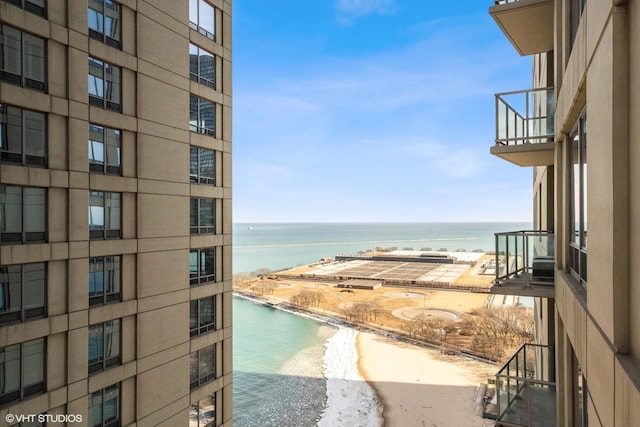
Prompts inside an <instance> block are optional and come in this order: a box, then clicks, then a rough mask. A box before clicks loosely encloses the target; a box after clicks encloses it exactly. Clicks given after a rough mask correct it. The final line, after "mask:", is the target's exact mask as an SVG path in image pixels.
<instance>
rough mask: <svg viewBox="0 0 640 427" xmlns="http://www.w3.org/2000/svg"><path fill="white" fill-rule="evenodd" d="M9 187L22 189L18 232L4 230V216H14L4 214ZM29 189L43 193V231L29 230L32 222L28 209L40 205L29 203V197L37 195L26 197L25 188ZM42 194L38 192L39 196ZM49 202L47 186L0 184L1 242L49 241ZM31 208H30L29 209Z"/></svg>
mask: <svg viewBox="0 0 640 427" xmlns="http://www.w3.org/2000/svg"><path fill="white" fill-rule="evenodd" d="M7 188H19V189H20V231H18V232H16V231H12V232H6V231H2V230H3V229H4V227H5V225H4V218H5V217H11V216H13V215H12V214H9V215H7V214H3V211H4V209H6V202H5V201H3V199H5V200H6V197H7V195H6V189H7ZM27 189H28V190H29V192H31V191H34V192H35V191H36V190H39V191H38V193H41V195H42V201H43V205H44V215H43V217H42V222H43V224H42V226H43V230H42V231H27V230H26V229H27V225H28V223H29V222H30V221H29V219H28V218H27V214H26V213H27V211H31V210H32V209H34V207H35V208H37V206H39V205H38V204H35V205H33V206H32V205H30V204H28V203H27V199H28V198H31V197H34V196H36V194H32V195H29V196H28V197H25V190H27ZM39 195H40V194H38V195H37V196H39ZM48 206H49V204H48V199H47V189H46V188H41V187H24V186H19V185H6V184H0V244H3V245H4V244H7V245H10V244H25V243H43V242H46V241H47V237H48V233H47V226H48V217H47V208H48ZM27 208H30V209H27ZM18 236H19V239H16V237H18Z"/></svg>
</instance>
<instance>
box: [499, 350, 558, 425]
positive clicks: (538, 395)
mask: <svg viewBox="0 0 640 427" xmlns="http://www.w3.org/2000/svg"><path fill="white" fill-rule="evenodd" d="M495 396H496V400H497V410H498V413H497V425H499V426H508V427H516V426H517V427H521V426H524V427H547V426H549V427H555V426H556V383H555V354H554V349H553V347H550V346H544V345H538V344H523V345H522V347H520V349H519V350H518V351H517V352H516V353H515V354H514V355H513V356H511V359H509V361H507V363H506V364H505V365H504V366H503V367H502V369H500V371H499V372H498V373H497V374H496V394H495Z"/></svg>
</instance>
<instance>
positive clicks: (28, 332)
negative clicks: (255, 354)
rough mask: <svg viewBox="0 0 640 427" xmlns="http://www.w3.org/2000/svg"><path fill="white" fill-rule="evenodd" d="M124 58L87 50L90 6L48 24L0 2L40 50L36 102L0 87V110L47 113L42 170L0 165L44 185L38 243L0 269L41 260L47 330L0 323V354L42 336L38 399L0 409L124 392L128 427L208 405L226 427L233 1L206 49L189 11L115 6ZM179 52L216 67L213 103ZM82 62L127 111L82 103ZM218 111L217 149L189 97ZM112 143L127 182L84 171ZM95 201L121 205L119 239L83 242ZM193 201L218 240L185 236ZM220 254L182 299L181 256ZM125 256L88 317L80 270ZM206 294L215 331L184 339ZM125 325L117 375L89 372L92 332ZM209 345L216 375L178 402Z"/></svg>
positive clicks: (60, 409) (53, 410) (23, 181)
mask: <svg viewBox="0 0 640 427" xmlns="http://www.w3.org/2000/svg"><path fill="white" fill-rule="evenodd" d="M118 3H120V4H121V7H122V35H121V42H122V48H121V49H117V48H114V47H111V46H108V45H106V44H104V43H102V42H101V41H99V40H94V39H91V38H89V32H88V27H87V4H86V2H77V1H70V0H61V1H56V2H48V13H47V16H48V19H43V18H41V17H38V16H36V15H34V14H31V13H29V12H26V11H24V10H21V9H20V8H18V7H15V6H13V5H10V4H8V3H6V2H0V22H2V23H8V24H9V25H12V26H14V27H17V28H19V29H22V30H24V31H28V32H30V33H33V34H35V35H38V36H39V37H43V38H45V39H47V50H48V52H47V69H48V70H47V73H48V82H47V92H46V93H42V92H36V91H33V90H29V89H24V88H21V87H18V86H15V85H11V84H7V83H4V82H0V102H1V103H6V104H10V105H15V106H18V107H23V108H28V109H33V110H37V111H41V112H45V113H47V127H48V129H47V134H48V167H47V168H44V169H41V168H30V167H22V166H15V165H8V164H0V183H2V184H11V185H21V186H37V187H46V188H47V220H48V228H47V232H48V233H47V234H48V240H47V242H46V243H38V244H28V245H1V246H0V265H10V264H21V263H30V262H46V263H47V271H48V277H47V317H45V318H41V319H36V320H30V321H28V322H23V323H16V324H12V325H8V326H6V325H0V347H4V346H7V345H12V344H15V343H20V342H24V341H27V340H31V339H35V338H40V337H46V343H47V353H46V354H47V361H46V376H47V381H46V383H47V390H46V392H45V393H44V394H42V395H38V396H34V397H33V398H30V399H28V400H25V401H24V402H16V403H12V404H10V405H5V406H4V407H3V408H0V417H3V416H4V415H6V414H7V413H14V414H20V413H23V414H38V413H44V412H46V413H49V414H65V413H66V414H83V415H84V416H85V417H86V416H87V415H88V414H87V407H88V403H87V399H88V398H89V396H90V394H91V393H92V392H94V391H97V390H100V389H102V388H104V387H107V386H109V385H112V384H115V383H119V384H120V387H121V388H120V394H121V405H122V407H121V420H122V424H123V425H129V424H133V423H135V425H138V426H147V425H148V426H155V425H167V426H173V425H187V423H188V415H189V406H190V403H191V402H194V401H197V400H198V399H201V398H202V397H203V396H205V395H208V394H209V395H210V394H215V395H216V396H217V406H218V409H217V412H216V413H217V420H216V424H217V425H219V426H222V425H231V420H232V404H231V396H232V391H231V390H232V388H231V387H232V386H231V383H232V380H231V378H232V375H231V371H232V363H231V354H232V352H231V319H232V317H231V313H232V310H231V305H232V299H231V279H232V267H231V266H232V261H231V253H232V251H231V231H232V217H231V214H232V213H231V84H232V80H231V35H232V33H231V0H210V3H211V4H213V5H214V6H215V7H216V8H217V15H216V22H217V33H218V34H217V39H216V41H212V40H210V39H207V38H206V37H203V36H202V35H201V34H199V33H197V32H196V31H193V30H192V29H190V28H189V22H188V16H189V11H188V7H189V4H188V3H189V2H175V1H172V0H161V1H157V0H154V1H151V0H148V1H145V0H138V1H135V0H119V1H118ZM189 42H192V43H194V44H197V45H199V46H201V47H203V48H206V49H207V50H208V51H210V52H213V53H214V54H216V56H217V57H216V67H217V87H216V89H215V90H213V89H211V88H208V87H204V86H202V85H199V84H197V83H195V82H193V81H191V80H190V79H189V55H188V45H189ZM89 56H93V57H96V58H99V59H101V60H104V61H106V62H109V63H111V64H113V65H116V66H118V67H121V70H122V81H121V87H122V98H121V99H122V101H121V102H122V112H121V113H119V112H115V111H109V110H105V109H102V108H100V107H96V106H92V105H89V102H88V101H89V99H88V92H87V73H88V64H87V62H88V60H87V58H88V57H89ZM190 93H195V94H197V95H198V96H201V97H204V98H207V99H210V100H212V101H214V102H216V104H217V105H216V116H217V117H216V119H217V122H216V123H217V124H216V128H217V129H216V131H217V132H216V136H215V137H211V136H205V135H198V134H193V133H191V132H189V126H188V124H189V94H190ZM89 123H96V124H99V125H103V126H107V127H111V128H115V129H120V130H122V134H121V135H122V136H121V143H122V146H121V151H122V174H121V176H111V175H102V174H96V173H93V172H90V171H89V164H88V149H87V139H88V124H89ZM190 145H198V146H202V147H206V148H210V149H213V150H216V153H215V158H216V165H215V166H216V185H215V186H205V185H197V184H190V182H189V147H190ZM90 190H95V191H109V192H118V193H121V194H122V222H121V232H122V237H121V238H119V239H109V240H89V229H88V221H87V212H88V203H89V200H88V194H89V191H90ZM190 197H208V198H214V199H216V220H217V223H216V233H215V235H211V236H194V237H191V236H190V233H189V199H190ZM200 247H215V248H216V256H217V259H216V267H217V271H216V280H215V282H213V283H208V284H202V285H200V286H197V287H190V286H189V271H188V269H189V265H188V263H189V249H190V248H200ZM109 255H119V256H121V257H122V265H121V268H122V278H121V287H122V289H121V295H122V298H121V299H122V300H121V301H119V302H114V303H111V304H107V305H105V306H91V307H90V306H89V303H88V293H87V292H88V287H87V286H88V285H87V283H88V268H89V267H88V265H89V264H88V262H89V258H90V257H101V256H109ZM206 296H215V298H216V309H217V313H216V318H217V322H216V323H217V328H216V330H215V331H212V332H210V333H208V334H205V335H202V336H199V337H196V338H195V339H190V338H189V300H190V299H196V298H203V297H206ZM112 319H121V335H122V343H121V358H122V363H121V364H120V365H118V366H114V367H110V368H108V369H106V370H105V371H103V372H97V373H93V374H91V375H89V374H88V365H87V351H88V350H87V340H88V327H89V325H92V324H96V323H101V322H104V321H107V320H112ZM212 344H213V345H215V346H216V353H217V358H216V360H217V363H218V369H217V378H216V379H215V380H213V381H211V382H209V383H207V384H205V385H203V386H201V387H199V388H197V389H195V390H190V389H189V361H190V358H189V354H190V353H191V352H193V351H194V350H197V349H198V348H201V347H202V346H205V345H212Z"/></svg>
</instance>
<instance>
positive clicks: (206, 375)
mask: <svg viewBox="0 0 640 427" xmlns="http://www.w3.org/2000/svg"><path fill="white" fill-rule="evenodd" d="M207 353H211V356H212V360H211V363H210V364H209V365H206V364H204V363H203V360H204V359H205V357H206V355H207ZM194 365H195V366H194ZM203 366H204V367H207V366H211V367H212V368H213V371H209V372H207V371H205V370H204V369H202V368H203ZM216 371H217V369H216V345H215V344H211V345H208V346H206V347H203V348H201V349H200V350H197V351H194V352H192V353H191V354H190V361H189V389H190V390H193V389H196V388H198V387H200V386H202V385H204V384H206V383H208V382H210V381H213V380H215V379H216ZM194 373H195V376H194ZM196 376H197V378H195V377H196Z"/></svg>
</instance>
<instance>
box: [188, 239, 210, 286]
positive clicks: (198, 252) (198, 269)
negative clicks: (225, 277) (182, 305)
mask: <svg viewBox="0 0 640 427" xmlns="http://www.w3.org/2000/svg"><path fill="white" fill-rule="evenodd" d="M215 279H216V250H215V249H214V248H203V249H192V250H191V251H190V252H189V284H190V285H191V286H194V285H197V284H199V283H207V282H213V281H214V280H215Z"/></svg>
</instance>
